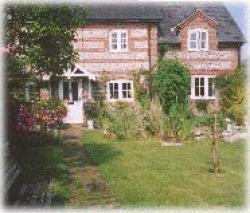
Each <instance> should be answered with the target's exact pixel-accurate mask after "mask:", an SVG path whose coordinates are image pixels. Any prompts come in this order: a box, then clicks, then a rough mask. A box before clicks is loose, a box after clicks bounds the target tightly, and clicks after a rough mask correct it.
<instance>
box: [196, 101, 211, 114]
mask: <svg viewBox="0 0 250 213" xmlns="http://www.w3.org/2000/svg"><path fill="white" fill-rule="evenodd" d="M195 104H196V109H197V110H198V111H199V112H207V106H208V102H207V100H196V102H195Z"/></svg>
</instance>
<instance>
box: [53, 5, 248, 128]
mask: <svg viewBox="0 0 250 213" xmlns="http://www.w3.org/2000/svg"><path fill="white" fill-rule="evenodd" d="M88 10H89V13H88V16H87V20H86V23H85V24H84V26H83V27H79V28H78V29H77V37H76V41H74V43H73V45H74V48H75V50H76V51H77V52H78V53H79V60H78V61H77V63H76V64H75V66H74V67H73V68H71V69H69V70H67V72H65V73H64V74H63V76H61V77H60V78H59V81H58V82H57V83H56V82H53V83H52V84H50V95H52V96H55V97H59V98H60V99H62V100H65V103H66V105H67V109H68V115H67V117H66V118H65V119H64V122H65V123H83V122H84V120H85V119H84V110H83V104H84V102H86V101H87V100H89V99H93V97H94V96H93V94H94V92H95V85H96V82H98V81H99V80H100V79H102V78H103V76H104V74H105V76H107V79H108V80H107V82H106V95H105V97H106V100H107V101H117V100H120V101H133V100H134V82H133V73H134V72H136V71H139V70H142V69H143V70H149V71H150V70H153V68H154V67H155V65H156V63H157V58H158V48H159V45H167V46H168V47H170V50H169V51H167V52H166V53H165V54H164V58H166V59H173V58H177V59H179V60H180V61H182V62H183V63H184V64H186V65H188V67H189V70H190V72H191V89H190V101H189V103H190V106H191V108H193V107H194V106H195V101H196V100H200V99H203V100H204V99H205V100H209V101H210V102H213V101H214V100H216V95H217V94H216V91H215V89H214V83H213V78H214V77H215V76H216V75H219V74H225V73H227V72H231V71H233V70H235V68H236V67H237V65H238V64H239V61H240V47H241V45H242V44H243V43H244V38H243V35H242V33H241V31H240V30H239V28H238V26H237V24H236V23H235V22H234V20H233V18H232V17H231V15H230V14H229V12H228V11H227V10H226V8H225V7H224V6H223V5H222V4H213V5H211V4H184V3H178V4H166V3H161V4H145V3H144V4H142V3H140V4H132V3H131V4H126V5H125V4H124V5H122V4H119V5H116V4H101V5H98V4H90V5H88Z"/></svg>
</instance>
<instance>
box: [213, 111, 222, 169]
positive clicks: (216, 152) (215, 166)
mask: <svg viewBox="0 0 250 213" xmlns="http://www.w3.org/2000/svg"><path fill="white" fill-rule="evenodd" d="M212 162H213V171H214V173H219V164H220V162H219V141H218V131H217V113H215V114H214V125H213V140H212Z"/></svg>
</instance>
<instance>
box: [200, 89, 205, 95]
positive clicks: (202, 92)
mask: <svg viewBox="0 0 250 213" xmlns="http://www.w3.org/2000/svg"><path fill="white" fill-rule="evenodd" d="M200 95H201V96H204V87H201V88H200Z"/></svg>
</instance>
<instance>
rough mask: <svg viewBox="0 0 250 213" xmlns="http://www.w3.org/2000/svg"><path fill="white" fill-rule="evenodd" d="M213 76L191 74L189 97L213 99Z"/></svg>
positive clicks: (214, 94)
mask: <svg viewBox="0 0 250 213" xmlns="http://www.w3.org/2000/svg"><path fill="white" fill-rule="evenodd" d="M214 78H215V76H211V75H193V76H192V78H191V99H215V98H216V91H215V86H214Z"/></svg>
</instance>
